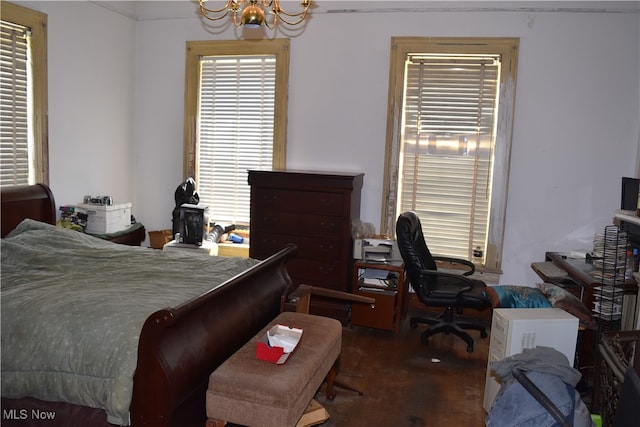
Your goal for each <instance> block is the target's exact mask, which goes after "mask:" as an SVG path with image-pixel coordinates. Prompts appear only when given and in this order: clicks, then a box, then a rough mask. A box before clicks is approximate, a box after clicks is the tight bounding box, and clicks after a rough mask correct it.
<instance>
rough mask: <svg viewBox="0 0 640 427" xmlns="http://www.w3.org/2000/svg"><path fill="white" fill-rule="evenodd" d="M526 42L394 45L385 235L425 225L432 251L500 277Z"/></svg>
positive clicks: (408, 41) (405, 41)
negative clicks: (476, 258) (403, 220)
mask: <svg viewBox="0 0 640 427" xmlns="http://www.w3.org/2000/svg"><path fill="white" fill-rule="evenodd" d="M518 45H519V42H518V39H439V38H424V39H423V38H393V39H392V49H391V52H392V53H391V64H392V65H391V70H390V90H389V94H390V95H389V96H390V100H389V105H390V106H391V107H390V116H389V124H388V126H387V129H388V130H387V149H386V160H385V162H386V163H385V164H386V170H387V174H386V176H385V192H384V194H385V199H384V200H385V201H384V202H383V226H382V227H381V228H382V229H385V228H386V231H385V232H387V233H389V232H392V231H393V230H394V226H395V219H396V218H397V216H398V215H399V213H400V212H404V211H407V210H413V211H415V212H416V213H417V214H418V216H419V217H420V221H421V222H422V226H423V228H424V233H425V237H426V238H427V239H428V244H429V248H430V249H431V251H432V252H434V253H436V254H439V255H448V256H453V257H458V258H465V259H469V260H471V259H473V252H474V250H475V249H480V251H481V252H482V255H483V259H482V267H481V268H480V270H482V271H484V272H485V273H487V274H489V273H499V272H500V266H501V251H502V242H503V224H504V214H505V206H506V193H507V180H508V174H509V156H510V151H511V149H510V146H511V141H510V140H511V128H512V121H513V120H512V117H513V106H514V99H515V81H516V66H517V55H518Z"/></svg>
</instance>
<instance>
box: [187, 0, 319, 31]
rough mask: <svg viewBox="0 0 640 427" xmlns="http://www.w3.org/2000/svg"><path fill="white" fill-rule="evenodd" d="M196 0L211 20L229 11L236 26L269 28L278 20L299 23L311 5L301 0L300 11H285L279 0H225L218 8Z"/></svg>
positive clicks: (203, 13)
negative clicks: (268, 17)
mask: <svg viewBox="0 0 640 427" xmlns="http://www.w3.org/2000/svg"><path fill="white" fill-rule="evenodd" d="M197 1H198V4H199V5H200V12H201V13H202V16H204V17H205V18H207V19H209V20H211V21H218V20H220V19H222V18H224V17H225V16H227V15H229V14H230V13H231V14H233V23H234V25H235V26H236V27H239V26H241V25H244V26H245V27H247V28H259V27H261V26H262V25H265V26H266V27H267V28H269V29H271V28H273V27H274V26H275V25H276V23H277V22H278V21H281V22H283V23H285V24H287V25H290V26H294V25H298V24H300V23H301V22H302V21H304V19H305V18H306V17H307V13H308V11H309V7H310V6H311V0H301V3H300V7H301V8H302V10H301V11H300V12H298V13H287V12H285V11H284V10H282V8H281V7H280V1H279V0H227V2H226V4H225V5H224V6H223V7H221V8H220V9H210V8H207V7H206V6H205V4H206V3H207V0H197ZM267 13H271V14H272V15H273V18H272V19H271V20H268V19H267V17H266V14H267ZM238 15H240V16H239V17H238Z"/></svg>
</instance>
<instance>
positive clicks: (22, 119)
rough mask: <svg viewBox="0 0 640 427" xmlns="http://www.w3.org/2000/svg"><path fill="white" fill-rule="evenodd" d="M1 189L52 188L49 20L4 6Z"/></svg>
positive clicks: (0, 44)
mask: <svg viewBox="0 0 640 427" xmlns="http://www.w3.org/2000/svg"><path fill="white" fill-rule="evenodd" d="M0 62H1V63H2V66H1V67H0V79H1V81H2V84H1V85H0V104H1V105H0V124H1V126H0V127H1V130H0V153H1V156H0V185H2V186H10V185H21V184H35V183H36V182H41V183H44V184H48V183H49V157H48V147H47V15H45V14H43V13H40V12H36V11H33V10H30V9H27V8H24V7H21V6H17V5H14V4H11V3H7V2H2V21H1V22H0Z"/></svg>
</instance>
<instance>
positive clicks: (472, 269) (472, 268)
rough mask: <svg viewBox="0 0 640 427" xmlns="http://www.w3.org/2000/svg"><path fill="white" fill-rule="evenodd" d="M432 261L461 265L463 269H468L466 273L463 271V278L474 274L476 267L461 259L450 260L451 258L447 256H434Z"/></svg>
mask: <svg viewBox="0 0 640 427" xmlns="http://www.w3.org/2000/svg"><path fill="white" fill-rule="evenodd" d="M433 259H434V260H435V261H443V262H448V263H450V264H462V265H464V266H465V267H467V268H468V270H467V271H465V272H464V273H462V275H463V276H471V275H472V274H473V273H475V272H476V266H475V264H474V263H472V262H471V261H469V260H466V259H462V258H452V257H448V256H434V257H433Z"/></svg>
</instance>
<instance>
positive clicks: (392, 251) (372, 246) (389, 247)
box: [353, 238, 402, 262]
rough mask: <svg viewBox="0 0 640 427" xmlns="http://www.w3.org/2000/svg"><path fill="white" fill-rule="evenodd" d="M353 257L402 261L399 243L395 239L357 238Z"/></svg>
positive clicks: (377, 260)
mask: <svg viewBox="0 0 640 427" xmlns="http://www.w3.org/2000/svg"><path fill="white" fill-rule="evenodd" d="M353 258H354V259H361V260H363V261H372V262H390V261H402V257H401V256H400V251H399V250H398V245H397V243H396V241H395V240H393V239H375V238H371V239H370V238H365V239H355V240H354V243H353Z"/></svg>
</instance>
